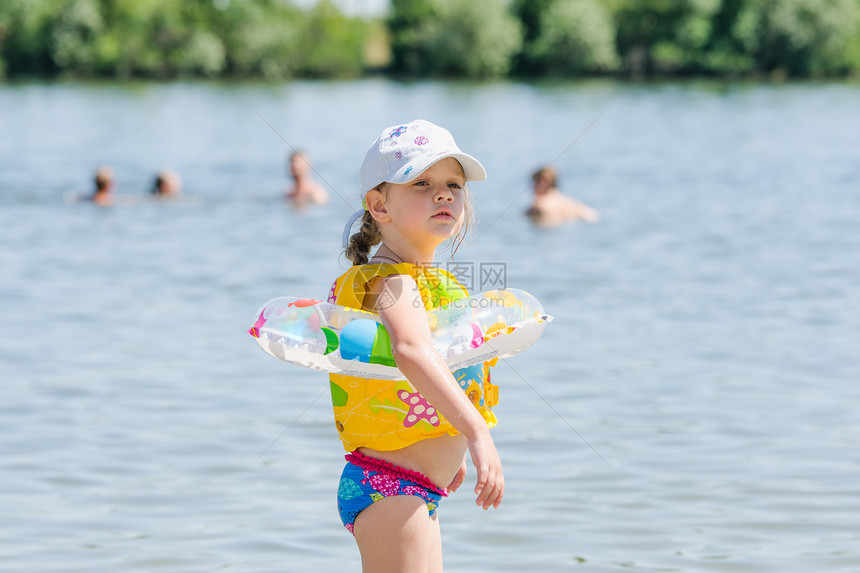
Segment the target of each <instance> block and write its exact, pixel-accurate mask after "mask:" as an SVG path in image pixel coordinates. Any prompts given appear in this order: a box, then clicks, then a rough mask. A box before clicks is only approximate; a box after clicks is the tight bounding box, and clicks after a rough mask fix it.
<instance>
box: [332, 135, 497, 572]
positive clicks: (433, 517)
mask: <svg viewBox="0 0 860 573" xmlns="http://www.w3.org/2000/svg"><path fill="white" fill-rule="evenodd" d="M486 176H487V174H486V171H485V170H484V168H483V166H482V165H481V164H480V163H479V162H478V161H477V160H476V159H475V158H473V157H471V156H470V155H467V154H465V153H463V152H462V151H460V149H459V148H458V147H457V144H456V143H454V139H453V138H452V137H451V134H450V133H449V132H448V131H447V130H445V129H443V128H441V127H439V126H437V125H434V124H432V123H430V122H427V121H423V120H416V121H413V122H411V123H408V124H405V125H396V126H392V127H390V128H388V129H386V130H385V131H383V132H382V135H380V137H379V138H378V139H377V140H376V141H375V142H374V143H373V145H372V146H371V147H370V149H369V150H368V152H367V155H366V157H365V159H364V163H363V165H362V167H361V173H360V183H361V193H362V195H363V202H362V205H363V207H364V208H365V209H364V211H363V212H359V213H357V214H356V216H358V215H360V216H361V229H360V231H359V232H357V233H356V234H354V235H352V237H351V238H350V240H349V243H348V245H345V247H346V256H347V257H348V258H350V259H351V260H352V262H353V264H354V265H355V266H353V267H352V268H351V269H350V270H349V271H347V272H346V273H345V274H344V275H343V276H341V277H339V278H338V279H337V280H336V281H335V282H334V285H332V289H331V293H330V295H329V302H334V303H337V304H339V305H343V306H349V307H353V308H362V309H364V310H368V311H371V312H375V313H377V314H378V315H379V317H380V319H381V321H382V323H383V325H384V326H385V328H386V330H387V332H388V333H389V335H390V337H391V347H392V350H393V354H394V359H395V361H396V364H397V366H398V368H399V369H400V370H401V372H403V374H404V375H405V376H406V378H407V380H400V381H390V380H370V379H365V378H356V377H350V376H344V375H338V374H331V375H330V379H331V391H332V404H333V406H334V414H335V425H336V426H337V429H338V433H339V435H340V438H341V441H342V442H343V446H344V449H345V450H346V451H347V452H349V453H348V454H347V456H346V459H347V464H346V467H345V468H344V471H343V475H342V476H341V480H340V485H339V487H338V509H339V510H340V515H341V519H342V520H343V523H344V526H346V528H347V529H348V530H349V531H351V532H352V533H353V535H354V536H355V540H356V542H357V543H358V548H359V551H360V552H361V561H362V568H363V571H365V572H374V573H380V572H386V571H391V572H398V573H400V572H413V571H414V572H419V571H420V572H421V573H429V572H439V571H442V544H441V537H440V532H439V521H438V519H439V518H438V513H437V512H436V508H437V506H438V504H439V503H440V501H441V499H442V498H443V497H446V496H447V495H448V492H452V491H455V490H456V489H457V488H458V487H459V486H460V485H461V484H462V483H463V480H464V478H465V474H466V452H467V451H468V453H469V454H470V455H471V458H472V463H473V464H474V466H475V469H476V471H477V484H476V486H475V494H476V495H477V505H480V506H481V507H483V508H484V509H488V508H489V507H490V506H492V507H498V506H499V504H500V503H501V501H502V496H503V494H504V490H505V480H504V476H503V475H502V464H501V461H500V460H499V454H498V452H497V451H496V447H495V445H494V444H493V439H492V438H491V437H490V431H489V428H490V427H492V426H494V425H495V423H496V419H495V416H494V415H493V413H492V411H491V407H492V406H494V405H495V403H496V401H497V399H498V392H497V387H496V386H494V385H493V384H491V383H490V376H489V366H488V365H486V364H478V365H474V366H470V367H467V368H463V369H461V370H458V371H457V372H453V373H452V372H450V371H449V370H448V368H447V365H446V364H445V361H444V360H443V359H442V357H441V356H440V355H439V354H438V352H436V350H435V349H434V347H433V345H432V344H431V340H430V326H429V325H428V319H427V311H428V310H432V309H434V308H437V307H439V306H442V305H445V304H447V303H449V302H451V301H454V300H457V299H460V298H464V297H467V296H468V293H467V292H466V290H465V289H464V288H463V287H462V286H461V285H460V284H459V283H458V282H457V280H456V279H455V278H454V277H453V276H452V275H451V274H449V273H447V272H446V271H443V270H441V269H437V268H434V267H432V266H430V261H433V260H435V257H436V248H437V247H439V246H440V245H441V244H442V243H444V242H446V241H449V240H454V241H457V240H458V239H459V240H462V234H463V233H464V232H465V231H466V230H467V227H468V224H469V220H470V219H471V214H472V212H471V204H470V200H469V193H468V189H467V187H466V182H467V181H481V180H484V179H486ZM351 223H352V221H351V222H350V224H348V225H347V230H346V231H345V236H346V235H347V234H348V233H349V228H350V227H351ZM379 243H381V244H380V246H379V248H378V249H377V250H376V252H375V254H374V255H373V257H372V258H371V259H370V260H369V261H368V257H369V255H370V249H371V247H373V246H375V245H377V244H379Z"/></svg>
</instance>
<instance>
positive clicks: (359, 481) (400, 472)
mask: <svg viewBox="0 0 860 573" xmlns="http://www.w3.org/2000/svg"><path fill="white" fill-rule="evenodd" d="M345 457H346V460H347V464H346V467H344V468H343V474H342V475H341V477H340V485H339V486H338V488H337V509H338V511H340V519H341V521H343V525H344V527H346V528H347V529H348V530H349V532H350V533H352V534H353V535H355V533H354V531H353V527H354V524H355V518H356V517H358V514H359V513H361V512H362V511H364V510H365V509H367V508H368V507H370V505H371V504H373V503H374V502H377V501H379V500H380V499H383V498H386V497H389V496H392V495H414V496H417V497H420V498H421V499H423V500H424V501H425V502H426V503H427V510H428V511H429V512H430V515H433V514H434V513H435V512H436V507H438V505H439V502H440V501H441V500H442V498H443V497H448V492H447V491H445V490H444V489H442V488H440V487H439V486H437V485H436V484H434V483H433V482H432V481H430V479H428V478H427V476H425V475H424V474H422V473H420V472H416V471H412V470H407V469H406V468H402V467H400V466H396V465H394V464H391V463H389V462H386V461H383V460H378V459H376V458H370V457H367V456H365V455H364V454H362V453H360V452H352V453H351V454H347V455H346V456H345Z"/></svg>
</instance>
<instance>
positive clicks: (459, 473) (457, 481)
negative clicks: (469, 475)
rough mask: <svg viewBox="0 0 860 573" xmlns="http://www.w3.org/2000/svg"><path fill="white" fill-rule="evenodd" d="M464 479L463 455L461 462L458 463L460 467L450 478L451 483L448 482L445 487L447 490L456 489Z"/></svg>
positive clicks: (464, 459) (464, 461)
mask: <svg viewBox="0 0 860 573" xmlns="http://www.w3.org/2000/svg"><path fill="white" fill-rule="evenodd" d="M465 479H466V457H465V456H464V457H463V463H462V464H460V469H458V470H457V473H456V474H455V475H454V479H452V480H451V483H450V484H448V487H446V488H445V489H447V490H448V491H449V492H452V493H453V492H455V491H457V490H458V489H459V488H460V486H461V485H463V481H465Z"/></svg>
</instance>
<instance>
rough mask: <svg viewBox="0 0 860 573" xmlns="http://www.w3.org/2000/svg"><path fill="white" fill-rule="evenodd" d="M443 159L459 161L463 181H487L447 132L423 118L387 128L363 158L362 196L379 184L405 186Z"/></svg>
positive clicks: (476, 165)
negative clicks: (463, 176) (400, 184)
mask: <svg viewBox="0 0 860 573" xmlns="http://www.w3.org/2000/svg"><path fill="white" fill-rule="evenodd" d="M446 157H453V158H454V159H456V160H457V161H459V162H460V165H461V166H462V167H463V173H464V174H465V175H466V181H483V180H484V179H486V178H487V171H486V170H485V169H484V166H483V165H481V163H480V162H479V161H478V160H477V159H475V158H474V157H472V156H471V155H468V154H466V153H463V152H462V151H460V148H459V147H457V144H456V143H454V137H453V136H452V135H451V133H450V132H449V131H448V130H447V129H444V128H442V127H439V126H438V125H436V124H433V123H430V122H429V121H425V120H423V119H416V120H414V121H411V122H409V123H406V124H403V125H393V126H391V127H388V128H386V129H384V130H383V131H382V134H381V135H380V136H379V138H377V140H376V141H374V142H373V145H371V146H370V149H368V150H367V155H365V156H364V163H362V164H361V171H360V172H359V176H358V177H359V182H360V184H361V196H362V198H363V197H364V195H365V194H366V193H367V192H368V191H370V190H371V189H373V188H374V187H376V186H377V185H379V184H380V183H384V182H388V183H408V182H409V181H412V180H413V179H415V178H416V177H418V176H419V175H420V174H421V173H423V172H424V171H425V170H426V169H427V168H428V167H430V166H431V165H433V164H434V163H436V162H437V161H439V160H441V159H445V158H446Z"/></svg>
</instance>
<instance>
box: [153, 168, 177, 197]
mask: <svg viewBox="0 0 860 573" xmlns="http://www.w3.org/2000/svg"><path fill="white" fill-rule="evenodd" d="M181 193H182V179H181V178H180V177H179V174H178V173H176V172H175V171H170V170H166V171H160V172H159V173H158V176H157V177H156V178H155V181H154V182H153V184H152V194H153V195H154V196H156V197H159V198H165V199H168V198H172V197H176V196H177V195H179V194H181Z"/></svg>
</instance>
